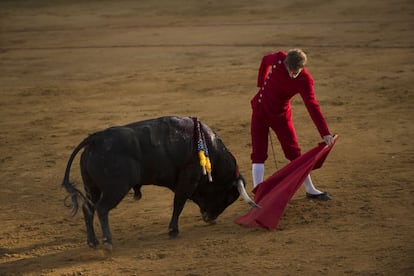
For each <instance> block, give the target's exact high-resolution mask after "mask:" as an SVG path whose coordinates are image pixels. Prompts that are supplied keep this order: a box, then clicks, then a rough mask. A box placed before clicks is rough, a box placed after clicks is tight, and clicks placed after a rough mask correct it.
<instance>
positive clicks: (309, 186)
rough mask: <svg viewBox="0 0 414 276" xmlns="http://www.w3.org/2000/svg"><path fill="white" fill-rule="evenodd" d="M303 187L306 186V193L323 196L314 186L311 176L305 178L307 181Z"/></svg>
mask: <svg viewBox="0 0 414 276" xmlns="http://www.w3.org/2000/svg"><path fill="white" fill-rule="evenodd" d="M303 185H304V186H305V190H306V192H307V193H309V194H311V195H319V194H322V192H321V191H319V190H318V189H316V188H315V186H313V183H312V179H311V177H310V174H308V176H307V177H306V178H305V181H304V182H303Z"/></svg>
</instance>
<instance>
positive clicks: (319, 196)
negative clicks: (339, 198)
mask: <svg viewBox="0 0 414 276" xmlns="http://www.w3.org/2000/svg"><path fill="white" fill-rule="evenodd" d="M306 198H307V199H315V200H321V201H327V200H330V199H331V197H330V196H329V195H328V194H327V193H321V194H317V195H313V194H309V193H306Z"/></svg>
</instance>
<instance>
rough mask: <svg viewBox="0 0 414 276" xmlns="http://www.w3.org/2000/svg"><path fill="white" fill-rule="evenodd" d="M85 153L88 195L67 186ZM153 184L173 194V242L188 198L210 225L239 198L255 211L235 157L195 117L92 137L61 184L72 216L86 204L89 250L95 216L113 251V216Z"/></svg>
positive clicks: (111, 130)
mask: <svg viewBox="0 0 414 276" xmlns="http://www.w3.org/2000/svg"><path fill="white" fill-rule="evenodd" d="M197 126H200V128H199V130H198V133H199V134H200V133H201V134H202V135H203V136H204V141H205V144H206V146H207V149H208V154H209V157H210V160H211V166H212V182H210V181H209V179H208V177H207V176H206V175H204V174H203V170H202V167H201V166H200V161H199V156H198V149H197V141H196V140H197V139H196V136H197V135H196V134H197ZM82 148H84V151H83V153H82V155H81V159H80V168H81V175H82V180H83V184H84V190H85V195H84V194H83V193H82V192H81V191H80V190H78V189H77V188H76V187H74V185H73V184H72V183H70V182H69V172H70V167H71V165H72V162H73V160H74V158H75V156H76V154H77V153H78V152H79V151H80V150H81V149H82ZM150 184H154V185H158V186H164V187H167V188H169V189H170V190H172V191H173V192H174V194H175V195H174V207H173V213H172V217H171V221H170V224H169V235H170V236H172V237H173V236H176V235H178V232H179V230H178V218H179V216H180V213H181V211H182V210H183V208H184V205H185V202H186V201H187V200H188V199H190V200H192V201H194V202H195V203H196V204H197V205H198V206H199V208H200V212H201V214H202V217H203V219H204V221H206V222H214V220H215V219H216V218H217V216H218V215H220V214H221V213H222V212H223V211H224V210H225V209H226V208H227V207H228V206H229V205H230V204H232V203H233V202H234V201H235V200H236V199H237V198H238V197H239V195H240V194H241V195H242V196H243V198H244V199H245V200H246V201H247V202H248V203H249V204H250V205H252V206H255V207H257V205H256V204H255V203H254V202H253V201H252V200H251V199H250V198H249V197H248V195H247V193H246V190H245V182H244V179H243V177H242V176H241V175H240V174H239V172H238V168H237V163H236V160H235V158H234V157H233V155H232V154H231V153H230V152H229V151H228V150H227V149H226V147H225V146H224V144H223V142H222V141H221V139H220V138H219V137H218V136H217V135H216V134H215V133H214V132H213V130H211V129H210V128H209V127H208V126H206V125H204V124H199V123H198V121H197V120H196V119H194V118H178V117H162V118H157V119H151V120H146V121H141V122H136V123H132V124H128V125H125V126H120V127H111V128H108V129H106V130H103V131H100V132H96V133H94V134H91V135H89V136H88V137H87V138H86V139H84V140H83V141H82V142H81V143H80V144H79V145H78V146H77V147H76V148H75V149H74V151H73V153H72V155H71V156H70V158H69V161H68V164H67V167H66V172H65V176H64V180H63V183H62V185H63V187H65V189H66V190H67V192H68V193H69V196H70V197H71V203H70V204H69V205H68V207H70V208H72V211H73V215H75V214H76V212H77V210H78V208H79V201H81V202H82V210H83V214H84V219H85V224H86V230H87V242H88V244H89V246H91V247H94V248H95V247H98V245H99V242H98V240H97V238H96V235H95V231H94V228H93V219H94V213H95V211H96V212H97V215H98V218H99V221H100V225H101V228H102V234H103V239H104V244H105V246H106V247H107V248H108V249H110V248H112V237H111V232H110V228H109V222H108V213H109V211H110V210H111V209H113V208H114V207H116V206H117V205H118V203H119V202H120V201H121V200H122V199H123V198H124V197H125V195H126V194H127V193H128V192H129V190H130V189H131V188H133V189H134V191H135V197H136V198H137V199H139V198H141V191H140V188H141V186H142V185H150Z"/></svg>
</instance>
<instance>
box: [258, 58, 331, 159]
mask: <svg viewBox="0 0 414 276" xmlns="http://www.w3.org/2000/svg"><path fill="white" fill-rule="evenodd" d="M285 58H286V53H285V52H277V53H272V54H269V55H266V56H264V57H263V59H262V63H261V65H260V68H259V75H258V78H257V86H258V87H259V88H260V90H259V91H258V92H257V94H256V95H255V96H254V97H253V99H252V100H251V106H252V109H253V112H252V120H251V136H252V154H251V160H252V163H264V161H265V160H266V159H267V149H268V135H269V127H270V128H271V129H272V130H273V131H274V132H275V133H276V135H277V138H278V139H279V142H280V144H281V146H282V149H283V152H284V154H285V156H286V158H287V159H288V160H290V161H292V160H293V159H295V158H297V157H299V156H300V155H301V151H300V147H299V144H298V142H297V138H296V131H295V128H294V126H293V122H292V110H291V106H290V100H291V99H292V97H293V96H295V95H296V94H298V93H299V94H300V95H301V97H302V99H303V102H304V103H305V106H306V108H307V110H308V112H309V114H310V116H311V118H312V120H313V122H314V123H315V125H316V127H317V129H318V131H319V133H320V135H321V137H323V136H325V135H330V132H329V129H328V126H327V123H326V121H325V118H324V116H323V115H322V112H321V110H320V107H319V103H318V102H317V100H316V98H315V93H314V89H313V79H312V77H311V75H310V74H309V73H308V72H307V70H306V69H305V68H303V70H302V72H301V73H300V74H299V75H298V76H297V77H296V78H291V77H290V76H289V72H288V71H287V69H286V67H285V64H284V60H285Z"/></svg>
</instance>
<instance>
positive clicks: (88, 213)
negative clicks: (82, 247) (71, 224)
mask: <svg viewBox="0 0 414 276" xmlns="http://www.w3.org/2000/svg"><path fill="white" fill-rule="evenodd" d="M82 210H83V217H84V218H85V225H86V233H87V238H88V239H87V242H88V245H89V246H90V247H92V248H97V247H98V246H99V241H98V239H97V238H96V235H95V229H94V227H93V218H94V213H95V208H94V207H93V206H92V205H91V204H89V203H85V204H84V205H83V206H82Z"/></svg>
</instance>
